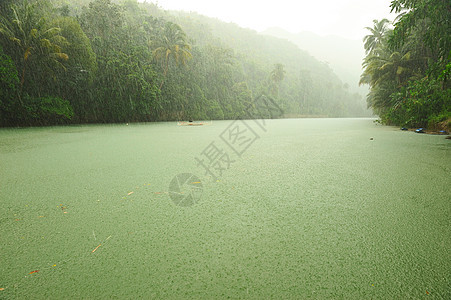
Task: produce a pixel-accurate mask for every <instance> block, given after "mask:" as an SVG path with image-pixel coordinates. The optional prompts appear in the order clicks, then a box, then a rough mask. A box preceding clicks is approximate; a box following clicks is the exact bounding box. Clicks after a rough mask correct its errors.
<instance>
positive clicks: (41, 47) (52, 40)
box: [0, 2, 69, 88]
mask: <svg viewBox="0 0 451 300" xmlns="http://www.w3.org/2000/svg"><path fill="white" fill-rule="evenodd" d="M11 9H12V19H11V20H8V19H7V18H4V17H3V18H1V19H0V35H1V36H3V37H4V38H6V40H7V43H9V44H10V46H11V48H13V49H17V52H18V54H19V55H18V59H19V60H20V63H21V67H22V74H21V80H20V84H21V88H22V87H23V85H24V82H25V75H26V70H27V67H28V66H29V64H30V61H31V60H35V61H37V62H38V64H39V65H41V66H42V65H44V67H47V68H49V67H50V68H52V67H54V66H52V65H59V66H62V67H63V68H64V66H63V65H62V64H61V62H60V60H67V59H68V58H69V57H68V55H67V54H65V53H63V52H62V45H64V44H65V43H66V39H65V38H64V37H63V36H61V35H60V34H59V33H60V31H61V29H60V28H58V27H50V28H49V27H48V26H46V25H47V24H46V23H45V19H44V18H42V17H41V18H39V17H38V16H37V14H36V13H35V7H34V5H30V4H28V2H25V3H24V4H23V5H22V6H18V5H12V6H11Z"/></svg>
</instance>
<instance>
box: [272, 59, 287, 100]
mask: <svg viewBox="0 0 451 300" xmlns="http://www.w3.org/2000/svg"><path fill="white" fill-rule="evenodd" d="M285 74H286V72H285V69H284V65H283V64H280V63H279V64H275V65H274V69H273V70H272V71H271V75H270V78H271V81H272V83H273V86H272V93H273V94H275V95H277V96H279V89H280V83H281V82H282V80H283V79H284V78H285Z"/></svg>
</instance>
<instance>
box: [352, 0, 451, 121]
mask: <svg viewBox="0 0 451 300" xmlns="http://www.w3.org/2000/svg"><path fill="white" fill-rule="evenodd" d="M391 8H392V11H394V12H396V13H399V16H398V17H397V19H396V20H395V22H394V28H393V29H391V28H389V27H388V25H389V22H388V20H386V19H384V20H381V21H377V20H375V21H374V24H373V27H372V28H368V29H369V30H370V31H371V34H369V35H368V36H366V37H365V39H364V42H365V49H366V51H367V56H366V58H365V59H364V63H363V66H364V72H363V74H362V77H361V81H360V82H361V83H362V84H369V86H370V93H369V94H368V98H367V101H368V106H369V107H371V108H373V110H374V111H375V112H376V113H377V114H378V115H379V116H380V117H381V120H382V122H384V123H386V124H394V125H401V126H410V127H430V128H431V129H439V128H440V129H448V130H449V128H450V123H451V89H450V86H451V83H450V80H449V79H450V75H451V23H450V20H451V4H450V2H449V1H443V0H395V1H392V4H391Z"/></svg>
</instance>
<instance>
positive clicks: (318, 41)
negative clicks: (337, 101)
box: [261, 27, 367, 95]
mask: <svg viewBox="0 0 451 300" xmlns="http://www.w3.org/2000/svg"><path fill="white" fill-rule="evenodd" d="M261 34H265V35H269V36H274V37H278V38H282V39H286V40H289V41H291V42H292V43H294V44H296V45H297V46H298V47H299V48H300V49H302V50H305V51H307V52H309V53H310V55H312V56H313V57H315V58H317V59H318V60H320V61H324V62H327V63H328V64H329V66H330V67H331V69H332V70H334V72H335V73H336V74H337V75H338V77H340V79H341V80H342V81H343V83H347V84H349V87H350V90H351V91H353V92H358V93H360V94H362V95H366V93H367V88H366V87H359V86H358V82H359V79H360V74H361V73H362V67H361V64H362V59H363V57H364V54H365V52H364V49H363V43H362V41H358V40H350V39H346V38H342V37H339V36H333V35H328V36H320V35H317V34H315V33H312V32H306V31H304V32H300V33H297V34H294V33H290V32H288V31H286V30H284V29H282V28H277V27H273V28H269V29H267V30H265V31H263V32H261Z"/></svg>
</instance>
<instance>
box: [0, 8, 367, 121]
mask: <svg viewBox="0 0 451 300" xmlns="http://www.w3.org/2000/svg"><path fill="white" fill-rule="evenodd" d="M0 47H1V48H0V57H1V61H0V75H1V78H0V88H1V90H0V96H1V98H0V125H3V126H16V125H47V124H63V123H90V122H132V121H159V120H177V119H179V120H181V119H231V118H235V117H237V116H240V115H243V114H244V109H245V108H246V107H247V106H248V105H249V104H251V103H252V102H253V101H254V99H255V98H257V97H258V96H260V95H262V94H266V95H270V96H271V97H273V98H274V99H276V101H278V104H279V106H280V107H281V108H282V109H283V110H284V112H285V113H286V115H285V116H298V115H321V116H333V117H341V116H362V115H364V114H365V113H366V112H365V108H364V106H363V105H362V101H361V98H360V96H359V95H357V94H352V93H351V92H349V91H348V87H347V85H343V84H342V82H341V81H340V79H339V78H338V77H337V76H336V75H335V74H334V73H333V72H332V70H331V69H330V68H329V67H328V66H327V64H325V63H321V62H319V61H317V60H315V59H314V58H313V57H311V56H310V55H308V54H307V53H306V52H304V51H302V50H300V49H299V48H297V47H296V46H295V45H293V44H292V43H290V42H288V41H285V40H281V39H277V38H273V37H269V36H263V35H259V34H257V33H256V32H254V31H251V30H247V29H243V28H240V27H238V26H236V25H234V24H226V23H223V22H220V21H219V20H216V19H211V18H207V17H204V16H200V15H197V14H193V13H192V14H188V13H182V12H178V13H176V12H168V11H164V10H162V9H161V8H159V7H158V6H157V5H155V4H152V3H138V2H137V1H136V0H121V1H119V0H118V1H112V0H92V1H90V0H73V1H68V0H7V1H6V0H2V2H1V4H0Z"/></svg>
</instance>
